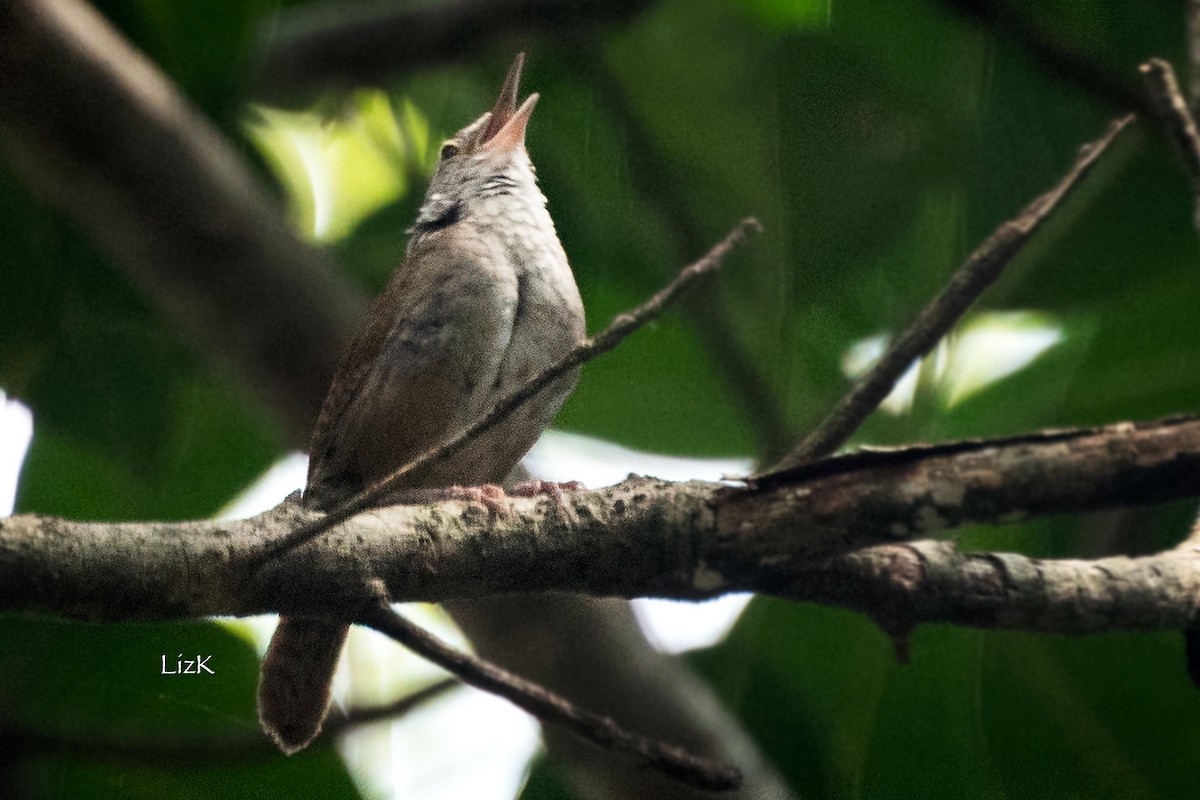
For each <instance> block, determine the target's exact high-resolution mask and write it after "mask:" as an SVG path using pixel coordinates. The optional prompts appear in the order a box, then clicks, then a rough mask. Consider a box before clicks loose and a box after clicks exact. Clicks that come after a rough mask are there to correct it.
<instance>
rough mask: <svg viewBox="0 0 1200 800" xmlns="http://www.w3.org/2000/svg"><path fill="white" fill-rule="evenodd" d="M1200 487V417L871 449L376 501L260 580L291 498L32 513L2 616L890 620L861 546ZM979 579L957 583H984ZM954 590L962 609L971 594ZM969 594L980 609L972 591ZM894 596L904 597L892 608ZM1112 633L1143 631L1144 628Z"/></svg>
mask: <svg viewBox="0 0 1200 800" xmlns="http://www.w3.org/2000/svg"><path fill="white" fill-rule="evenodd" d="M1197 495H1200V419H1197V418H1194V417H1188V418H1180V419H1173V420H1166V421H1162V422H1157V423H1146V424H1141V425H1133V424H1128V423H1126V424H1122V425H1115V426H1110V427H1107V428H1098V429H1083V430H1073V431H1062V432H1047V433H1040V434H1033V435H1030V436H1025V437H1015V438H1010V439H1003V440H994V441H981V442H960V443H955V444H950V445H943V446H931V447H919V448H911V449H907V450H898V451H884V452H868V453H859V454H855V455H851V456H844V457H841V458H834V459H829V460H827V461H824V462H820V463H817V464H813V465H810V466H809V467H806V468H803V469H800V470H796V471H794V472H792V473H789V474H788V475H784V476H775V477H774V478H773V481H772V483H770V484H769V485H763V486H760V487H757V488H752V489H731V488H729V487H725V486H722V485H720V484H711V483H703V482H690V483H682V484H671V483H668V482H664V481H655V480H649V479H638V478H630V479H629V480H627V481H625V482H624V483H622V484H619V485H618V486H615V487H611V488H609V489H605V490H602V491H598V492H572V493H568V494H567V495H566V499H565V502H564V503H563V504H562V505H561V506H560V505H558V504H556V503H555V502H554V501H552V500H550V499H545V498H542V499H533V498H510V499H509V501H508V506H507V513H506V514H505V515H502V516H500V517H495V516H494V515H490V514H489V513H488V512H487V511H486V510H485V509H484V508H483V507H482V506H478V505H474V504H464V503H461V502H457V501H455V502H446V503H441V504H439V505H436V506H430V507H425V506H397V507H391V508H385V509H378V510H375V511H373V512H371V513H368V514H362V515H359V516H358V517H355V518H354V519H352V520H350V521H348V522H346V523H344V524H342V525H341V526H339V527H337V528H335V529H334V530H333V531H332V532H331V533H330V535H329V536H327V537H325V538H323V539H321V540H319V541H316V542H311V543H309V544H308V545H307V546H305V547H302V548H299V549H297V550H295V551H293V552H290V553H288V554H286V555H285V556H283V557H281V558H280V559H278V560H276V561H273V562H271V563H269V564H268V565H267V566H266V567H264V568H263V569H262V571H261V573H260V574H259V575H258V576H257V578H255V579H253V580H249V579H247V565H248V564H251V563H253V562H254V560H255V556H256V555H257V554H258V553H260V552H261V550H262V548H263V542H264V541H269V540H270V539H272V538H278V537H280V536H283V535H285V534H286V532H287V531H289V530H292V529H294V528H295V527H296V525H297V523H303V522H306V521H309V520H311V519H314V518H315V517H316V516H318V515H315V514H313V512H309V511H307V510H305V509H303V508H302V507H300V506H299V505H298V504H296V503H294V502H292V503H285V504H284V505H282V506H280V507H279V508H277V509H275V510H273V511H271V512H269V513H267V514H265V515H263V516H260V517H257V518H254V519H250V520H243V521H238V522H190V523H120V524H97V523H74V522H68V521H65V520H61V519H55V518H49V517H37V516H19V517H11V518H8V519H7V520H4V521H2V522H0V610H11V611H39V612H49V613H57V614H63V615H67V616H73V617H80V618H86V619H125V620H129V619H159V620H161V619H182V618H190V617H196V616H201V615H207V614H235V615H241V614H253V613H262V612H266V611H280V612H288V613H302V614H308V615H312V616H327V617H336V618H342V619H350V620H352V619H354V618H355V617H356V616H357V614H358V613H359V610H360V609H361V608H363V606H364V603H366V602H368V601H371V598H369V597H366V596H365V594H364V592H365V591H366V589H365V588H364V587H366V586H367V585H368V584H369V583H370V582H371V581H382V583H383V584H384V586H386V590H387V593H388V596H389V597H390V598H392V599H393V600H395V601H404V600H447V599H452V598H471V597H482V596H487V595H495V594H505V593H511V592H530V591H532V592H544V591H566V592H578V593H590V594H595V595H604V596H619V597H638V596H667V597H678V598H702V597H709V596H713V595H716V594H721V593H724V592H730V591H756V592H760V593H765V594H774V595H778V596H782V597H789V598H793V599H801V600H812V601H816V602H828V603H831V604H835V605H851V606H852V607H855V608H858V609H859V610H863V611H868V612H872V611H877V612H880V613H882V610H883V606H881V607H880V608H879V609H873V608H870V607H867V606H869V605H870V603H871V601H869V600H863V599H862V598H864V597H866V598H870V597H877V596H879V592H876V593H875V594H871V593H870V592H868V591H867V590H868V589H870V588H871V587H873V586H883V587H885V588H886V587H892V586H893V583H892V582H894V581H895V580H899V579H900V578H899V577H897V576H902V575H903V574H904V573H903V572H902V571H897V572H895V573H894V574H887V571H886V570H884V571H883V572H880V571H879V569H880V567H879V564H880V562H879V558H889V557H891V556H888V555H885V556H881V557H877V556H871V555H869V553H870V552H872V551H869V550H866V551H864V550H863V548H871V547H876V546H879V545H892V546H895V545H894V543H895V542H897V541H903V540H906V539H909V538H915V537H920V536H925V535H928V534H930V533H933V532H936V531H941V530H947V529H951V528H954V527H958V526H963V525H968V524H1004V523H1008V522H1012V521H1016V520H1022V519H1027V518H1033V517H1037V516H1042V515H1047V514H1062V513H1079V512H1083V511H1093V510H1099V509H1105V508H1113V507H1118V506H1127V505H1139V504H1147V503H1161V502H1166V501H1170V500H1175V499H1180V498H1186V497H1195V496H1197ZM856 551H857V552H856ZM863 552H867V553H868V556H862V555H861V553H863ZM882 552H884V553H885V554H887V553H892V552H893V551H891V550H884V551H882ZM904 552H909V551H904ZM972 558H977V557H976V556H973V557H972ZM995 558H1001V557H1000V556H995ZM1004 558H1007V556H1005V557H1004ZM1013 558H1021V557H1013ZM1162 558H1163V559H1166V560H1165V561H1164V563H1165V564H1167V565H1168V566H1171V565H1176V566H1172V570H1173V571H1172V574H1173V575H1178V576H1179V577H1178V579H1177V581H1176V583H1173V584H1171V586H1175V587H1182V586H1184V573H1183V571H1182V570H1181V569H1178V568H1177V565H1178V564H1179V563H1180V562H1179V561H1178V559H1179V556H1178V554H1175V555H1170V556H1163V557H1162ZM856 559H857V560H856ZM963 563H964V564H965V563H966V562H963ZM1038 563H1039V564H1050V563H1051V562H1038ZM1063 563H1064V564H1066V563H1075V562H1063ZM1147 563H1152V562H1147ZM947 569H948V568H947ZM1072 569H1073V568H1069V567H1063V568H1062V569H1057V571H1051V572H1047V573H1046V574H1048V575H1050V577H1051V579H1053V580H1056V581H1059V583H1056V584H1053V585H1052V586H1049V584H1047V585H1048V586H1049V588H1050V589H1052V590H1053V591H1048V594H1049V596H1050V599H1049V601H1047V603H1048V604H1047V603H1043V605H1042V606H1041V613H1042V614H1043V618H1044V619H1056V618H1057V617H1056V616H1055V614H1056V613H1058V609H1057V606H1056V605H1055V604H1056V603H1073V602H1076V599H1075V597H1076V595H1077V594H1078V592H1076V587H1074V586H1073V584H1071V583H1069V581H1071V580H1075V578H1073V577H1072V576H1073V575H1075V572H1073V571H1072ZM1114 574H1115V573H1114ZM825 575H828V576H830V577H827V578H823V577H822V576H825ZM971 579H972V576H971V575H965V576H963V577H962V579H961V581H962V582H960V584H958V585H961V586H963V587H969V586H970V583H969V581H970V580H971ZM942 580H943V584H942V585H944V586H952V585H955V584H953V583H952V582H950V581H948V580H947V579H942ZM1195 580H1196V581H1198V582H1200V572H1198V573H1197V577H1196V578H1195ZM1188 585H1189V586H1190V584H1188ZM854 586H857V587H860V588H859V589H853V588H850V587H854ZM1167 588H1168V589H1169V588H1170V587H1167ZM889 591H891V590H890V589H889ZM914 591H916V590H914ZM964 591H965V588H964ZM1104 591H1105V592H1107V593H1108V596H1110V597H1111V596H1116V595H1125V594H1130V593H1137V592H1144V591H1149V590H1148V589H1145V588H1144V587H1139V586H1133V585H1128V584H1126V583H1124V582H1123V581H1122V580H1121V579H1120V578H1118V577H1114V578H1113V579H1112V580H1111V581H1110V582H1109V583H1107V584H1106V585H1105V586H1104ZM1155 591H1158V590H1157V589H1155ZM864 592H865V594H864ZM893 594H894V592H893ZM940 597H941V600H940V602H942V603H945V604H948V605H952V604H953V603H954V602H955V599H954V598H955V597H956V596H955V595H947V594H943V595H940ZM1197 597H1200V594H1196V593H1192V594H1186V593H1176V594H1171V593H1170V592H1167V591H1160V593H1159V598H1158V599H1159V601H1160V602H1161V604H1162V609H1161V612H1162V613H1161V615H1160V616H1159V617H1152V616H1149V615H1147V616H1143V617H1140V618H1139V619H1140V620H1141V622H1140V623H1138V624H1140V625H1142V626H1143V627H1156V626H1157V627H1172V626H1174V624H1175V623H1176V622H1177V621H1178V616H1179V614H1181V613H1183V610H1184V609H1191V608H1192V606H1193V604H1195V603H1196V602H1197V600H1196V598H1197ZM855 598H858V599H855ZM957 599H958V601H959V602H962V603H964V604H965V607H970V606H972V604H973V603H974V600H973V599H972V596H971V595H963V596H958V598H957ZM881 602H882V601H881ZM895 602H896V598H895V597H893V596H888V597H887V604H886V605H887V607H892V605H894V603H895ZM1039 602H1040V601H1039ZM1066 607H1067V606H1064V608H1066ZM943 613H949V612H943ZM964 613H965V612H964ZM1001 617H1002V615H997V619H1000V618H1001ZM1021 619H1025V617H1021ZM964 621H966V620H964ZM1031 624H1032V623H1031ZM1038 624H1039V625H1044V624H1046V623H1044V622H1041V621H1039V622H1038ZM1114 624H1119V625H1123V626H1127V627H1135V628H1136V627H1137V625H1135V624H1134V620H1131V619H1129V618H1122V619H1120V620H1118V621H1117V622H1116V623H1114ZM1035 629H1039V630H1040V629H1041V628H1035ZM1090 630H1091V629H1089V632H1090ZM1063 632H1067V631H1066V630H1065V628H1064V629H1063ZM1080 632H1084V631H1080Z"/></svg>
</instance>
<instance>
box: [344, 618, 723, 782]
mask: <svg viewBox="0 0 1200 800" xmlns="http://www.w3.org/2000/svg"><path fill="white" fill-rule="evenodd" d="M358 621H359V623H361V624H363V625H367V626H369V627H371V628H374V629H375V630H377V631H379V632H380V633H383V634H385V635H387V636H390V637H391V638H392V639H395V640H396V641H397V642H399V643H400V644H402V645H404V646H405V647H407V648H408V649H410V650H412V651H413V652H414V653H416V654H417V655H420V656H422V657H423V658H426V659H428V660H429V661H431V662H433V663H434V664H437V665H438V666H440V667H442V668H443V669H445V670H447V671H448V672H450V673H451V674H453V675H455V676H456V677H458V678H459V679H460V680H462V681H463V683H466V684H469V685H471V686H474V687H476V688H478V689H482V690H483V691H485V692H490V693H492V694H495V695H499V696H500V697H503V698H505V699H506V700H508V701H509V702H511V703H513V704H514V705H516V706H517V707H519V708H521V709H523V710H525V711H528V712H529V713H530V714H532V715H534V716H535V717H537V718H538V719H539V720H542V721H544V722H552V723H558V724H561V725H564V726H566V727H567V728H568V729H569V730H571V731H572V732H573V733H575V734H576V735H578V736H581V737H582V738H584V739H586V740H587V741H590V742H592V743H594V744H596V745H597V746H599V747H603V748H606V749H609V750H616V751H621V752H625V753H629V754H631V755H633V756H635V757H636V758H637V759H638V760H639V761H640V762H641V764H642V765H643V766H647V767H650V768H652V769H655V770H657V771H659V772H661V773H663V774H665V775H668V776H670V777H671V778H674V779H675V780H678V781H681V782H683V783H685V784H687V785H689V786H694V787H697V788H700V789H707V790H710V791H711V790H726V789H736V788H738V787H739V786H741V783H742V775H741V772H740V771H739V770H737V769H735V768H733V767H729V766H725V765H723V764H717V763H714V762H712V761H708V760H706V759H703V758H700V757H698V756H694V755H692V754H690V753H688V752H687V751H685V750H683V749H682V748H679V747H675V746H674V745H669V744H666V743H664V742H660V741H656V740H654V739H648V738H646V737H644V736H639V735H637V734H634V733H630V732H628V731H626V730H624V729H623V728H621V727H620V726H619V725H617V724H616V723H615V722H613V721H612V720H611V719H608V718H607V717H601V716H597V715H595V714H592V713H590V712H588V711H585V710H583V709H581V708H579V707H578V706H576V705H575V704H574V703H572V702H570V701H569V700H567V699H566V698H565V697H562V696H560V695H557V694H554V693H553V692H551V691H550V690H548V689H546V688H544V687H542V686H539V685H537V684H535V683H531V682H530V681H527V680H525V679H524V678H520V677H518V676H516V675H513V674H512V673H510V672H507V671H505V670H503V669H501V668H500V667H498V666H496V665H495V664H492V663H491V662H488V661H484V660H482V659H479V658H476V657H474V656H472V655H468V654H467V653H464V652H462V651H460V650H456V649H455V648H453V647H451V646H450V645H448V644H446V643H445V642H443V641H441V640H440V639H438V638H437V637H436V636H434V635H433V634H431V633H429V632H428V631H426V630H424V629H422V628H420V627H419V626H417V625H414V624H413V623H412V622H410V621H409V620H407V619H405V618H404V617H403V616H401V615H400V614H398V613H397V612H396V611H394V610H393V609H392V608H391V607H390V606H389V605H388V604H387V603H385V602H381V603H379V604H377V605H375V606H373V607H372V608H371V609H370V610H368V611H366V612H365V613H364V614H363V616H362V617H361V618H360V619H359V620H358Z"/></svg>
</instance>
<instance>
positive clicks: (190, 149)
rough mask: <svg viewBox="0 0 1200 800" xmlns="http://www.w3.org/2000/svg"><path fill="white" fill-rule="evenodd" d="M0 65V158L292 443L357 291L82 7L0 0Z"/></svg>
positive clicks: (158, 79)
mask: <svg viewBox="0 0 1200 800" xmlns="http://www.w3.org/2000/svg"><path fill="white" fill-rule="evenodd" d="M0 75H2V76H3V79H2V80H0V154H2V155H3V156H4V157H5V158H6V159H7V161H8V163H9V164H10V165H11V166H12V168H13V169H14V170H16V171H17V172H18V173H19V174H20V175H21V176H22V177H23V178H24V179H25V180H26V181H27V182H28V184H29V185H30V186H31V187H33V189H34V190H35V191H37V192H38V193H39V194H41V195H44V196H45V197H46V198H48V199H49V200H50V201H51V202H52V203H53V204H54V205H56V206H58V207H59V208H61V209H62V210H63V211H65V212H66V213H67V214H68V215H69V216H71V217H72V218H74V219H75V220H76V221H77V222H79V224H80V225H81V226H82V227H83V228H84V229H85V230H87V232H88V233H89V234H90V235H91V236H92V237H93V238H94V239H95V241H96V242H97V243H98V244H99V245H100V247H101V248H102V249H103V250H104V251H105V252H106V253H107V254H108V255H109V256H110V257H111V258H112V261H113V264H114V265H115V266H118V267H120V268H122V269H124V270H125V271H126V273H127V274H128V275H129V277H130V279H131V280H132V281H134V282H135V283H136V284H137V285H138V286H139V287H140V288H141V289H142V291H143V292H144V293H145V294H147V295H148V296H150V297H151V298H152V299H153V300H154V301H155V302H157V303H159V304H161V306H162V307H163V308H164V309H166V310H167V311H168V313H169V315H170V317H171V319H172V320H174V321H175V322H176V323H177V324H178V325H180V326H182V327H183V329H184V330H185V331H186V332H187V333H188V334H189V335H190V336H192V337H193V338H195V339H196V340H198V341H200V342H203V343H204V344H205V345H206V346H208V347H209V348H210V349H211V350H212V351H213V352H214V353H217V354H219V355H220V356H221V357H222V358H224V359H225V360H226V361H227V362H228V363H230V364H232V365H234V366H235V368H236V369H237V371H238V373H239V375H240V377H241V378H242V379H243V381H245V383H246V384H247V385H249V386H251V387H253V388H254V389H255V390H256V391H257V392H258V393H259V394H260V395H261V396H263V397H264V399H266V400H267V401H268V403H270V404H271V406H272V407H273V409H274V410H275V411H276V412H277V414H278V418H279V419H280V420H282V421H283V422H284V423H285V425H286V427H287V429H288V432H289V433H290V434H291V436H292V437H293V440H294V441H303V440H304V439H305V438H306V437H307V434H308V431H309V430H310V429H311V428H312V421H313V420H314V419H315V418H316V412H317V409H318V408H319V402H320V397H319V395H318V394H317V393H314V392H312V391H311V389H310V388H309V387H310V385H319V386H324V385H325V384H326V383H327V382H328V379H329V378H328V376H329V375H332V374H333V368H334V366H335V365H336V359H337V353H338V350H339V349H340V345H341V343H343V342H344V341H345V338H346V334H347V332H348V331H349V330H350V326H351V324H352V322H353V319H354V318H355V317H356V316H357V313H358V310H359V308H360V305H361V298H360V297H359V296H358V295H357V294H356V293H355V292H353V291H352V290H350V288H349V287H348V286H347V284H345V283H344V282H340V281H335V280H333V278H332V275H331V273H330V271H329V269H328V265H327V263H326V260H325V258H324V257H323V256H322V255H321V254H320V253H318V252H317V251H315V250H313V249H312V248H310V247H308V246H307V245H305V244H303V243H302V242H300V241H299V240H298V239H297V238H296V237H295V236H294V235H293V234H292V233H291V231H290V230H289V229H288V227H287V225H286V223H285V222H284V220H283V218H282V216H281V215H280V214H279V213H277V212H276V210H275V203H274V202H273V200H272V199H271V198H270V196H269V195H268V194H267V193H266V191H264V189H263V188H262V187H261V186H260V185H258V183H257V182H256V181H255V180H254V178H253V177H252V175H251V173H250V172H249V171H248V170H247V169H246V168H245V166H244V165H243V163H242V161H241V159H240V158H239V157H238V155H237V154H236V153H235V152H234V151H233V150H232V148H230V147H229V145H228V144H227V143H226V142H225V140H224V139H222V138H221V136H220V135H219V134H218V133H217V131H216V130H215V129H214V128H213V127H212V126H211V125H210V124H209V123H208V121H207V120H205V119H204V118H203V117H202V116H200V114H199V113H198V112H197V111H196V110H195V109H194V108H193V107H192V106H191V105H190V104H189V103H187V101H186V100H184V99H183V98H182V97H181V96H180V95H179V94H178V93H177V92H176V91H175V89H174V87H172V86H171V85H170V83H169V82H168V81H167V80H166V78H165V77H164V76H163V75H162V74H161V73H160V72H159V71H158V70H157V69H156V68H155V67H154V66H153V65H152V64H151V63H150V62H148V61H147V60H146V59H145V58H144V57H143V56H142V55H141V54H140V53H138V52H136V51H135V50H134V49H133V48H131V47H130V46H129V45H128V43H127V42H125V40H124V39H122V38H121V37H120V35H119V34H117V33H116V32H115V31H114V30H113V29H112V28H111V27H110V26H109V25H108V23H107V22H105V20H104V19H103V18H102V17H100V16H99V15H98V14H97V13H96V11H95V10H94V9H92V7H91V6H89V5H87V4H85V3H81V2H76V0H12V2H5V3H0ZM330 342H332V343H333V346H332V347H331V346H330Z"/></svg>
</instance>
